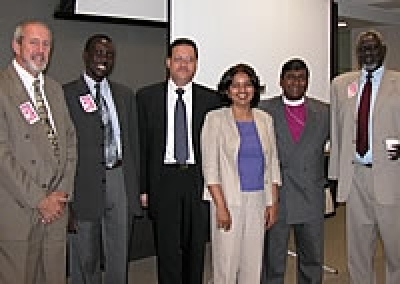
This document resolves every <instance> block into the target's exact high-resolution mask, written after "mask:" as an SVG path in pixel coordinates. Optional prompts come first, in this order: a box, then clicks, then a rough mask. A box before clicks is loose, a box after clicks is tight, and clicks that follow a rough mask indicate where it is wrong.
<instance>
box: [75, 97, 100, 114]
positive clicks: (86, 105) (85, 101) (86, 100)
mask: <svg viewBox="0 0 400 284" xmlns="http://www.w3.org/2000/svg"><path fill="white" fill-rule="evenodd" d="M79 101H80V103H81V106H82V108H83V110H84V111H85V112H94V111H96V110H97V106H96V103H95V102H94V100H93V97H92V96H91V95H90V94H87V95H83V96H80V97H79Z"/></svg>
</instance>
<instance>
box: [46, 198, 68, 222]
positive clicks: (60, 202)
mask: <svg viewBox="0 0 400 284" xmlns="http://www.w3.org/2000/svg"><path fill="white" fill-rule="evenodd" d="M68 200H69V199H68V194H66V193H65V192H62V191H53V192H51V193H50V194H49V195H47V196H46V197H45V198H43V199H42V200H41V201H40V202H39V205H38V210H39V213H40V215H41V218H42V222H43V223H45V224H48V223H51V222H53V221H55V220H57V219H58V218H60V217H61V215H62V214H63V213H64V212H65V205H66V203H67V202H68Z"/></svg>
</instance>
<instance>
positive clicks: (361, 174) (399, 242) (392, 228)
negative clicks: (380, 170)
mask: <svg viewBox="0 0 400 284" xmlns="http://www.w3.org/2000/svg"><path fill="white" fill-rule="evenodd" d="M354 167H355V169H354V177H353V185H352V186H353V187H352V191H351V193H350V196H349V199H348V200H347V206H346V230H347V252H348V267H349V272H350V279H351V283H354V284H374V283H381V281H378V282H376V281H375V273H374V264H373V258H374V252H375V248H376V243H377V238H378V237H379V236H380V237H381V238H382V243H383V249H384V254H385V260H386V261H385V263H386V281H385V283H386V284H399V283H400V238H399V236H400V222H399V216H400V204H395V205H383V204H379V203H378V202H377V201H376V198H375V195H374V189H373V186H372V185H373V176H372V169H370V168H367V167H365V166H361V165H357V164H355V165H354ZM378 190H385V188H380V189H378Z"/></svg>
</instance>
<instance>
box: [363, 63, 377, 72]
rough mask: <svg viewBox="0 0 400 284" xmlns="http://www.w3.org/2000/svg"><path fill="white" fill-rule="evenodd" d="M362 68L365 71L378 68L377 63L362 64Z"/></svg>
mask: <svg viewBox="0 0 400 284" xmlns="http://www.w3.org/2000/svg"><path fill="white" fill-rule="evenodd" d="M362 67H363V68H364V69H365V70H367V71H374V70H375V69H377V68H378V64H377V63H365V64H363V66H362Z"/></svg>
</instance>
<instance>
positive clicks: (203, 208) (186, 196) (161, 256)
mask: <svg viewBox="0 0 400 284" xmlns="http://www.w3.org/2000/svg"><path fill="white" fill-rule="evenodd" d="M197 177H198V175H197V174H196V168H195V166H188V167H186V168H185V167H176V166H172V165H171V166H167V165H166V166H164V167H163V173H162V174H161V181H162V184H163V187H162V188H159V189H158V190H159V191H158V192H157V202H156V214H155V216H154V233H155V244H156V251H157V261H158V263H157V264H158V283H159V284H172V283H173V284H180V283H184V284H202V283H203V269H204V245H205V240H206V234H207V221H206V217H207V210H208V207H207V203H206V202H204V201H202V198H201V190H200V188H198V187H199V186H200V184H201V183H200V182H199V181H198V180H196V179H197Z"/></svg>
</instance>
